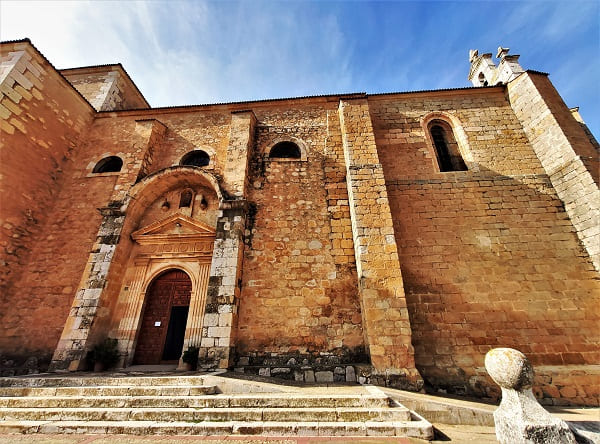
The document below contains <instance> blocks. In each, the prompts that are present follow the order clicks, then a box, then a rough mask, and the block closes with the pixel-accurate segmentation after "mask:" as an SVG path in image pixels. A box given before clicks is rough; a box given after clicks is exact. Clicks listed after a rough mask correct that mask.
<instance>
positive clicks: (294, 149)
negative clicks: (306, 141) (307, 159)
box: [269, 141, 302, 159]
mask: <svg viewBox="0 0 600 444" xmlns="http://www.w3.org/2000/svg"><path fill="white" fill-rule="evenodd" d="M301 157H302V154H301V151H300V147H299V146H298V145H296V144H295V143H294V142H289V141H285V142H279V143H278V144H276V145H275V146H274V147H273V148H271V151H270V152H269V158H270V159H300V158H301Z"/></svg>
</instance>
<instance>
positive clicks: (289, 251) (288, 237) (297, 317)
mask: <svg viewBox="0 0 600 444" xmlns="http://www.w3.org/2000/svg"><path fill="white" fill-rule="evenodd" d="M335 106H336V104H335V103H334V104H327V103H321V104H318V103H317V104H314V105H310V106H298V107H296V108H294V109H290V108H289V107H288V106H286V107H283V106H282V107H280V108H277V107H275V108H274V109H273V108H271V109H264V108H254V112H255V114H256V116H257V120H258V126H257V130H256V144H255V147H254V153H253V158H252V162H251V171H250V177H249V178H250V188H249V194H248V200H249V205H250V206H251V210H250V216H249V217H250V220H249V222H248V224H247V232H246V248H245V257H244V272H243V276H242V282H241V284H242V293H241V301H240V316H239V323H238V330H237V353H238V355H239V357H241V358H243V359H246V360H247V359H251V360H252V362H253V365H259V362H260V363H262V362H264V361H265V360H267V361H268V360H269V359H272V356H280V358H279V359H282V358H281V356H287V358H285V361H286V362H287V360H289V359H291V358H293V359H295V360H297V361H298V362H301V361H302V359H309V358H310V356H313V359H311V361H314V358H315V357H318V356H319V355H320V354H322V353H328V352H329V353H332V354H333V355H337V356H344V357H347V358H349V357H350V356H353V357H355V356H356V355H357V354H360V355H361V358H360V359H364V355H363V354H364V342H363V332H362V328H361V324H362V322H361V311H360V304H359V300H358V291H357V281H356V272H355V269H354V267H353V265H352V263H351V262H350V261H351V260H353V259H352V257H353V247H352V238H351V232H350V229H349V228H350V227H349V223H350V221H349V219H347V217H348V215H349V214H348V201H347V192H346V190H345V180H344V176H345V171H344V168H343V163H342V164H341V166H340V165H339V156H340V155H342V156H343V154H342V153H341V138H340V134H339V132H337V133H335V134H333V135H331V134H330V133H329V132H328V123H327V122H328V113H330V112H332V113H333V116H334V120H337V121H338V124H337V127H338V128H339V118H338V117H337V115H336V111H335ZM327 108H329V111H328V110H327ZM332 137H333V138H334V139H336V140H337V145H335V146H337V149H336V148H335V147H334V148H332V145H330V143H331V144H333V143H334V142H332ZM286 138H288V139H291V140H300V141H302V142H303V143H304V144H305V145H306V147H307V160H306V161H301V160H292V161H290V160H289V159H283V160H277V159H269V158H268V155H269V151H270V149H271V148H272V146H273V145H274V144H275V143H276V141H279V140H285V139H286ZM336 162H338V164H337V165H336ZM336 169H337V171H338V172H340V173H341V175H340V174H338V177H337V180H335V181H334V180H332V181H331V183H329V182H328V181H327V178H326V177H333V176H334V175H335V171H336ZM326 175H327V176H326ZM330 185H331V186H330ZM344 222H347V224H345V225H344ZM300 355H304V356H303V358H302V359H300V357H299V356H300ZM242 362H243V361H242ZM237 364H238V365H239V362H238V363H237Z"/></svg>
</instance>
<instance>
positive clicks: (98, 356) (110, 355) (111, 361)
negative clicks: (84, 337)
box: [88, 338, 119, 371]
mask: <svg viewBox="0 0 600 444" xmlns="http://www.w3.org/2000/svg"><path fill="white" fill-rule="evenodd" d="M88 359H89V361H90V363H91V364H92V365H93V366H94V370H95V371H102V370H104V369H107V368H110V367H112V366H114V365H115V364H116V363H117V362H118V361H119V351H118V350H117V340H116V339H111V338H106V339H105V340H104V341H102V342H100V343H99V344H96V345H95V346H94V348H93V349H92V350H90V352H89V353H88Z"/></svg>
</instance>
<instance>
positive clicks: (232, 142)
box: [199, 111, 256, 370]
mask: <svg viewBox="0 0 600 444" xmlns="http://www.w3.org/2000/svg"><path fill="white" fill-rule="evenodd" d="M255 126H256V117H255V116H254V113H253V112H252V111H238V112H234V113H232V115H231V127H230V132H229V147H228V149H227V159H226V163H225V171H224V181H223V190H224V191H225V193H226V194H227V195H228V196H229V199H228V200H225V199H224V201H223V202H221V208H220V210H221V211H220V213H219V217H218V219H217V231H216V235H215V244H214V250H213V260H212V264H211V268H210V278H209V281H208V294H207V297H206V309H205V311H204V322H203V327H202V341H201V343H200V355H199V367H200V368H202V369H205V370H206V369H214V368H227V367H229V366H230V363H231V362H232V357H233V356H232V355H233V351H234V347H235V328H236V325H237V315H238V307H239V296H240V287H239V285H238V282H239V281H241V273H242V260H243V257H244V230H245V228H246V215H247V211H248V205H247V202H246V200H245V198H246V190H247V187H248V161H249V157H250V153H251V151H252V145H253V144H254V132H255V131H254V130H255Z"/></svg>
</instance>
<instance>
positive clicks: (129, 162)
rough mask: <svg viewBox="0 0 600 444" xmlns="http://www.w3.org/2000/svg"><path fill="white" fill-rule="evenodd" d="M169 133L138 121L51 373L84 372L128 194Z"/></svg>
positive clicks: (151, 122)
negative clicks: (134, 141) (89, 340)
mask: <svg viewBox="0 0 600 444" xmlns="http://www.w3.org/2000/svg"><path fill="white" fill-rule="evenodd" d="M165 130H166V127H165V126H164V125H163V124H162V123H160V122H159V121H157V120H140V121H138V122H136V126H135V133H136V135H137V136H138V141H136V143H135V144H134V146H133V147H132V149H131V153H130V154H129V156H128V158H127V159H125V162H124V170H123V171H122V172H121V174H120V175H119V178H118V180H117V182H116V184H115V187H114V189H113V193H112V195H111V198H110V200H109V203H108V206H107V207H105V208H99V211H100V212H101V214H102V221H101V223H100V229H99V230H98V234H97V236H96V242H95V243H94V246H93V248H92V251H91V252H90V255H89V259H88V263H87V265H86V267H85V270H84V271H83V275H82V278H81V281H80V284H79V288H78V290H77V293H76V294H75V298H74V300H73V303H72V305H71V311H70V312H69V317H68V318H67V322H66V323H65V327H64V328H63V332H62V335H61V337H60V340H59V341H58V346H57V347H56V350H55V352H54V356H53V357H52V362H51V363H50V367H49V370H50V371H54V370H65V369H68V370H71V371H76V370H81V369H83V366H84V359H85V355H86V353H87V350H88V349H89V347H90V346H91V344H88V339H89V337H90V331H91V328H92V326H93V324H94V318H95V317H96V316H97V314H98V311H99V308H100V307H101V302H102V295H103V292H104V289H105V288H106V285H107V277H108V274H109V271H110V269H111V265H112V261H113V257H114V255H115V251H116V249H117V245H118V244H119V241H120V239H121V231H122V230H123V224H124V222H125V215H126V210H127V206H128V204H129V201H128V199H127V192H128V190H129V189H130V187H131V186H132V185H133V184H134V183H135V182H136V180H137V178H138V177H140V174H143V169H144V168H145V166H147V163H148V158H149V157H150V158H151V157H152V152H153V150H154V147H155V145H157V144H158V143H160V141H161V139H162V137H163V135H164V133H165Z"/></svg>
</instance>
